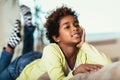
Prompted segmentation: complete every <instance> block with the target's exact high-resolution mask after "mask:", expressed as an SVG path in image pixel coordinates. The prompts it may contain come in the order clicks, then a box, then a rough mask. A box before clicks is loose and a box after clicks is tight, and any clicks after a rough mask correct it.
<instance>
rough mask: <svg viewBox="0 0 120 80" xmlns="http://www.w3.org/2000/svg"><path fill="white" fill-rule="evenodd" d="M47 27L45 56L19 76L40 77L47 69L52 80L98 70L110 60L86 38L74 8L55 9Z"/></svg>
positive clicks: (22, 79) (21, 78) (33, 79)
mask: <svg viewBox="0 0 120 80" xmlns="http://www.w3.org/2000/svg"><path fill="white" fill-rule="evenodd" d="M45 28H46V30H47V32H46V35H47V38H48V39H49V41H50V44H49V45H48V46H46V47H45V48H44V50H43V56H42V58H41V59H38V60H36V61H34V62H32V63H31V64H29V65H28V66H27V67H25V68H24V70H23V71H22V73H21V75H20V76H19V77H18V79H17V80H36V79H38V78H39V80H40V79H41V76H44V74H46V73H47V74H48V77H49V78H50V80H69V79H70V78H72V77H73V76H74V75H76V74H78V73H90V72H92V71H98V70H99V69H101V67H102V66H105V65H108V64H110V63H111V60H110V59H109V58H108V57H107V56H105V55H104V54H103V53H101V52H99V51H98V50H97V49H96V48H95V47H93V46H92V45H90V44H88V43H87V42H85V31H84V29H83V28H82V27H81V26H80V25H79V21H78V19H77V15H76V13H75V11H72V10H71V8H68V7H65V6H62V7H60V8H57V9H56V10H55V11H53V12H52V13H51V14H50V15H49V16H48V18H47V21H46V23H45ZM44 78H45V77H44ZM46 78H47V77H46Z"/></svg>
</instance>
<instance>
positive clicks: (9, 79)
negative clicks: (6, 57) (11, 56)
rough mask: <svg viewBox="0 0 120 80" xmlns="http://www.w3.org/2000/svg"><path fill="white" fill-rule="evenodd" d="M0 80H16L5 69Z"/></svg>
mask: <svg viewBox="0 0 120 80" xmlns="http://www.w3.org/2000/svg"><path fill="white" fill-rule="evenodd" d="M0 80H14V79H12V77H11V76H10V74H9V71H8V69H5V70H4V71H2V72H1V73H0Z"/></svg>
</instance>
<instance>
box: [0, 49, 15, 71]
mask: <svg viewBox="0 0 120 80" xmlns="http://www.w3.org/2000/svg"><path fill="white" fill-rule="evenodd" d="M12 56H13V54H11V53H9V52H7V51H6V50H5V48H3V50H2V53H1V56H0V73H1V72H2V71H3V70H4V69H5V68H6V67H7V66H8V65H9V64H10V62H11V59H12Z"/></svg>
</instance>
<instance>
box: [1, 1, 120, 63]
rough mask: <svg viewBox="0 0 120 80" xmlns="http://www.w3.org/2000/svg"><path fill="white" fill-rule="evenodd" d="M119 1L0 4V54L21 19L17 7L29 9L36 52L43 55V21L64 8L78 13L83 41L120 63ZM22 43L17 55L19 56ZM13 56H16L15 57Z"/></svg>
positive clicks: (8, 2) (16, 2) (13, 2)
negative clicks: (23, 6) (59, 8)
mask: <svg viewBox="0 0 120 80" xmlns="http://www.w3.org/2000/svg"><path fill="white" fill-rule="evenodd" d="M119 3H120V1H119V0H0V28H1V29H0V51H1V50H2V48H3V47H4V46H5V45H6V44H7V41H8V39H9V36H10V33H11V31H12V29H13V26H14V22H15V20H16V19H21V20H23V19H22V17H21V13H20V10H19V6H20V5H23V4H24V5H27V6H29V7H30V9H31V12H32V17H33V24H34V25H36V26H37V28H36V30H35V32H34V39H35V42H34V44H35V45H34V47H35V50H39V51H41V52H42V50H43V47H44V46H45V45H47V44H49V42H48V40H47V39H46V36H45V29H44V23H45V20H46V19H45V17H46V16H47V15H48V14H49V12H50V11H51V10H54V9H55V8H57V7H59V6H61V5H66V6H68V7H71V8H72V9H73V10H75V11H76V12H77V13H78V18H79V22H80V25H82V26H83V27H84V28H85V31H86V41H88V42H89V43H91V44H93V45H94V46H95V47H96V48H97V49H98V50H100V51H102V52H104V53H105V54H106V55H108V56H110V57H111V58H112V59H113V60H114V61H116V60H119V59H120V15H119V14H120V10H119V8H120V5H119ZM21 49H22V43H21V44H20V45H19V46H18V47H17V49H16V51H15V52H16V53H21ZM15 56H18V54H16V55H15Z"/></svg>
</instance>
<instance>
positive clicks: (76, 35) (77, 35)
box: [71, 33, 80, 38]
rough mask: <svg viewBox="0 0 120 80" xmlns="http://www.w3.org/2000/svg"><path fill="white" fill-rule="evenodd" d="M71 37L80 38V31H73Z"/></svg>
mask: <svg viewBox="0 0 120 80" xmlns="http://www.w3.org/2000/svg"><path fill="white" fill-rule="evenodd" d="M71 37H75V38H78V37H79V38H80V33H75V34H73V35H71Z"/></svg>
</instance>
